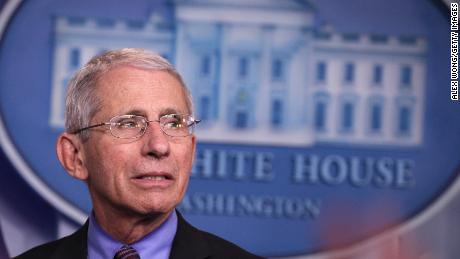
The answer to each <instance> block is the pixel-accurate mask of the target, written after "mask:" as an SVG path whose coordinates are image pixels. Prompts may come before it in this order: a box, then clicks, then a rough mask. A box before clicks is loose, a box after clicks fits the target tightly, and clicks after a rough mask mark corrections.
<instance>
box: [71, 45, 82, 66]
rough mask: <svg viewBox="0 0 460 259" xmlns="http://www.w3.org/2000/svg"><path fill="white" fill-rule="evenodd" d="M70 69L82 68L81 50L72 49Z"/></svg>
mask: <svg viewBox="0 0 460 259" xmlns="http://www.w3.org/2000/svg"><path fill="white" fill-rule="evenodd" d="M70 67H71V68H78V67H80V50H79V49H72V50H71V51H70Z"/></svg>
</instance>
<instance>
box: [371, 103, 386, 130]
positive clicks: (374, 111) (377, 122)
mask: <svg viewBox="0 0 460 259" xmlns="http://www.w3.org/2000/svg"><path fill="white" fill-rule="evenodd" d="M370 112H371V114H370V115H371V118H370V129H371V131H372V132H380V131H381V130H382V115H383V110H382V105H381V104H378V103H374V104H372V105H371V109H370Z"/></svg>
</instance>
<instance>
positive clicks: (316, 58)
mask: <svg viewBox="0 0 460 259" xmlns="http://www.w3.org/2000/svg"><path fill="white" fill-rule="evenodd" d="M170 8H172V9H173V10H172V13H173V15H170V16H168V17H166V15H161V14H159V13H152V14H151V15H150V17H145V18H144V19H139V20H124V19H118V20H113V19H106V18H104V17H68V16H58V17H56V18H55V42H54V47H55V49H54V61H53V69H52V80H53V81H52V103H51V113H50V124H51V126H52V127H63V124H64V115H63V111H64V108H63V107H64V95H65V90H66V89H65V87H66V84H67V82H68V80H69V79H70V77H71V76H72V74H73V73H74V72H75V70H76V69H77V68H78V67H79V66H81V65H82V64H83V63H85V62H86V61H87V60H88V59H89V58H90V57H92V56H93V55H95V54H98V53H100V52H102V51H105V50H107V49H115V48H122V47H140V48H146V49H150V50H153V51H155V52H158V53H160V54H161V55H163V56H165V57H166V58H168V59H169V60H170V61H172V62H173V63H174V64H175V66H176V67H177V69H178V70H179V72H180V73H181V74H182V75H183V77H184V80H185V82H186V84H187V85H188V87H189V88H190V90H191V92H192V95H193V99H194V104H195V112H196V117H198V118H199V119H201V120H203V123H202V124H200V125H199V129H198V130H197V135H198V137H199V139H200V140H201V141H207V142H218V143H223V142H231V143H249V144H267V145H294V146H310V145H313V144H315V143H350V144H363V145H391V146H417V145H420V144H421V141H422V134H423V108H424V91H425V90H424V88H425V66H426V65H425V55H426V42H425V40H424V38H421V37H413V36H404V37H401V36H398V37H397V36H392V35H372V34H357V33H356V34H350V33H340V32H337V31H335V30H334V28H333V27H331V26H329V27H320V26H317V25H316V24H317V23H315V19H316V18H317V16H318V15H320V13H317V12H316V11H314V8H313V7H312V5H311V4H309V3H308V1H295V0H285V1H279V0H252V1H246V0H176V1H173V5H171V7H170Z"/></svg>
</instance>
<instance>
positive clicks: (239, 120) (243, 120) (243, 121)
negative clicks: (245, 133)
mask: <svg viewBox="0 0 460 259" xmlns="http://www.w3.org/2000/svg"><path fill="white" fill-rule="evenodd" d="M235 126H236V128H238V129H244V128H247V127H248V114H247V113H246V112H245V111H238V112H237V113H236V124H235Z"/></svg>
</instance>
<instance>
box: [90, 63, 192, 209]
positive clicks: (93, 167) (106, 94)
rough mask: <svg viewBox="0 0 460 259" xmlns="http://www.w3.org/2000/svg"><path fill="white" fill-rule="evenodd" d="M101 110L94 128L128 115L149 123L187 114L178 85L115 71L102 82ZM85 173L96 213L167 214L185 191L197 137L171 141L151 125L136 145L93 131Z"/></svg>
mask: <svg viewBox="0 0 460 259" xmlns="http://www.w3.org/2000/svg"><path fill="white" fill-rule="evenodd" d="M96 92H97V95H98V97H99V99H100V100H101V101H102V105H101V107H102V108H101V109H100V110H99V111H98V112H97V113H96V115H95V116H94V117H93V118H92V120H91V124H95V123H101V122H107V121H109V120H110V119H111V118H112V117H114V116H117V115H124V114H134V115H142V116H145V117H146V118H148V119H149V120H158V119H159V117H161V116H162V115H166V114H171V113H179V114H187V113H189V111H188V109H187V105H186V101H185V100H186V99H185V94H184V91H183V88H182V86H181V85H180V83H179V81H178V80H177V79H176V78H175V77H173V76H171V75H170V74H169V73H167V72H162V71H148V70H141V69H136V68H132V67H120V68H116V69H114V70H112V71H110V72H108V73H107V74H105V75H104V76H102V77H101V78H100V79H99V81H98V86H97V91H96ZM83 152H84V153H83V157H84V158H83V163H84V164H83V167H84V168H86V170H87V175H88V179H87V183H88V187H89V190H90V193H91V198H92V200H93V205H94V209H95V211H96V213H97V212H98V211H103V212H104V213H106V212H115V213H125V214H128V215H147V214H157V213H168V212H170V211H172V210H173V209H174V207H175V206H176V205H177V204H178V203H179V202H180V201H181V200H182V198H183V196H184V193H185V191H186V188H187V184H188V179H189V173H190V170H191V166H192V162H193V157H194V152H195V137H194V136H187V137H169V136H167V135H165V134H164V133H163V132H162V131H161V129H160V125H159V124H158V123H157V122H151V123H150V124H149V126H148V128H147V129H146V131H145V134H144V135H143V136H142V137H140V138H138V139H118V138H115V137H113V136H112V135H111V134H110V131H109V130H108V128H105V127H98V128H96V129H92V130H91V134H90V137H89V139H88V141H86V142H85V143H84V144H83Z"/></svg>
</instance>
